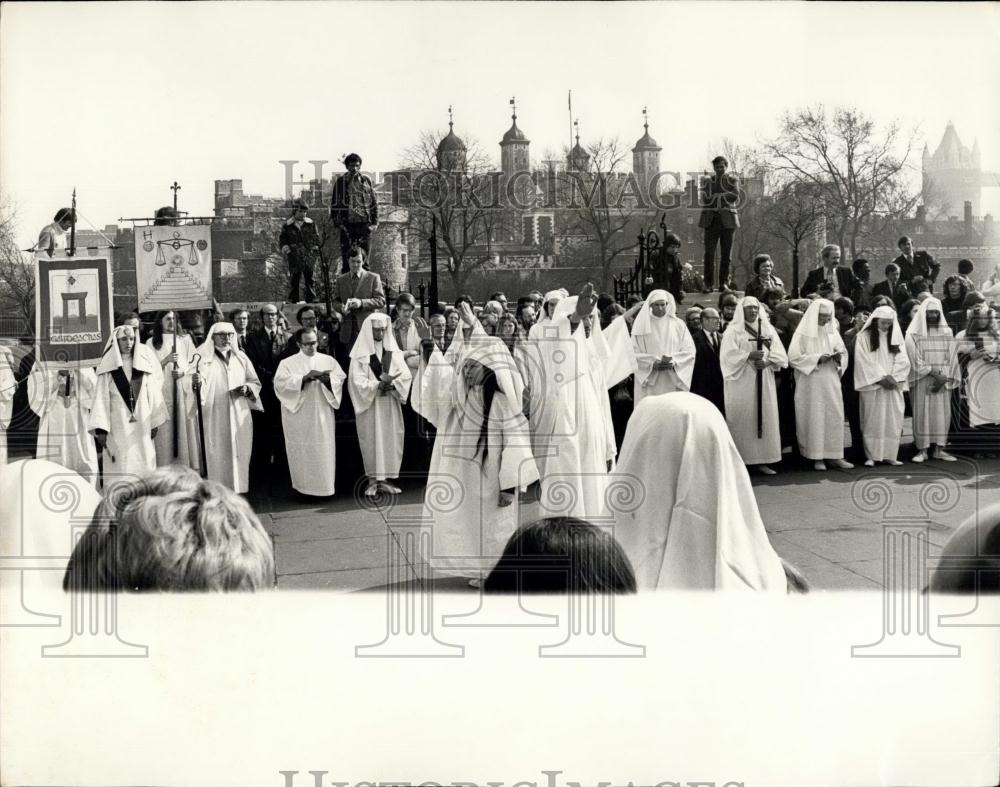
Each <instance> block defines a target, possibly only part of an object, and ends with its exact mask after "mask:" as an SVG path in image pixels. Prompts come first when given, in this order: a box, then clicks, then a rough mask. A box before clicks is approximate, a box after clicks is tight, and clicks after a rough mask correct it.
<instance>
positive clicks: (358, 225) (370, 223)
mask: <svg viewBox="0 0 1000 787" xmlns="http://www.w3.org/2000/svg"><path fill="white" fill-rule="evenodd" d="M344 166H345V167H346V168H347V172H345V173H344V174H343V175H341V176H340V177H339V178H337V180H336V181H335V182H334V184H333V193H332V194H331V196H330V218H331V219H332V221H333V225H334V226H335V227H338V228H339V229H340V254H341V258H342V262H343V267H342V268H341V271H342V272H343V273H347V271H348V265H349V263H348V260H349V258H350V251H351V249H352V248H353V247H355V246H359V247H360V248H362V249H364V252H365V254H368V249H369V244H370V243H371V235H372V233H373V232H375V230H376V229H377V228H378V198H377V197H376V196H375V186H374V185H373V184H372V181H371V178H369V177H368V176H367V175H363V174H361V156H359V155H358V154H357V153H351V154H350V155H349V156H348V157H347V158H345V159H344Z"/></svg>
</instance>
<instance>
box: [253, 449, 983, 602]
mask: <svg viewBox="0 0 1000 787" xmlns="http://www.w3.org/2000/svg"><path fill="white" fill-rule="evenodd" d="M911 454H912V449H910V450H906V449H903V450H902V451H901V456H903V457H909V456H910V455H911ZM753 482H754V491H755V493H756V495H757V502H758V504H759V506H760V510H761V514H762V516H763V519H764V522H765V525H766V527H767V530H768V533H769V534H770V537H771V541H772V543H773V544H774V547H775V549H776V550H777V551H778V553H779V554H780V555H781V556H782V557H784V558H785V559H787V560H789V561H791V562H792V563H793V564H795V565H796V566H798V567H799V568H800V570H801V571H802V573H803V574H804V575H805V576H806V578H807V579H808V580H809V582H810V583H811V584H812V586H813V587H814V588H815V589H819V590H839V589H859V590H860V589H877V588H879V587H880V586H881V585H882V576H883V562H882V534H883V528H882V524H881V523H882V522H883V521H885V519H887V518H891V519H895V520H898V521H908V522H914V521H916V522H926V523H927V525H928V527H929V528H930V540H931V543H932V550H931V556H932V557H933V556H934V555H935V554H936V553H937V550H939V549H940V547H941V546H942V545H943V544H944V542H945V540H946V539H947V538H948V536H949V534H950V533H951V532H952V531H953V530H954V529H955V528H956V527H957V526H958V525H959V524H960V523H961V522H962V521H963V520H964V519H965V518H966V517H967V516H968V515H969V514H971V513H972V512H973V511H975V510H976V509H977V507H981V506H983V505H985V504H988V503H990V502H993V501H997V500H1000V461H983V462H972V461H968V460H961V461H959V462H955V463H944V462H935V461H932V462H927V463H925V464H922V465H916V464H912V463H907V464H905V465H903V466H901V467H888V466H884V465H879V466H877V467H876V468H873V469H868V468H861V467H859V468H856V469H854V470H847V471H839V470H831V471H829V472H827V473H817V472H816V471H814V470H812V469H805V468H803V467H801V466H798V467H793V468H789V469H785V470H783V471H782V472H781V473H779V474H778V475H777V476H774V477H771V478H764V477H759V476H754V477H753ZM422 491H423V490H422V487H418V486H413V487H412V488H404V492H403V494H402V495H399V496H398V498H397V499H396V500H395V501H393V502H391V503H389V504H387V505H382V506H373V505H367V506H361V507H359V505H358V504H356V503H355V502H354V500H353V499H352V498H351V496H345V497H339V496H338V497H335V498H333V499H331V500H328V501H327V500H309V501H305V500H302V499H300V500H297V501H290V500H283V501H276V502H273V503H270V504H267V503H265V504H262V505H259V506H258V512H259V513H260V514H261V517H262V520H263V521H264V524H265V526H266V527H267V529H268V530H269V531H270V533H271V534H272V536H273V538H274V545H275V554H276V558H277V572H278V586H279V587H280V588H286V589H293V588H303V589H305V588H309V589H318V588H324V589H331V590H338V591H352V590H361V589H365V588H377V587H380V586H384V585H386V584H387V583H389V582H397V581H400V582H405V581H417V572H416V571H415V569H414V567H413V566H412V565H410V564H409V563H408V562H407V561H406V558H405V553H404V551H403V549H402V547H401V546H400V545H401V543H402V542H403V539H404V538H405V535H404V534H405V533H407V532H410V533H412V532H413V525H414V524H415V522H416V521H417V520H418V518H419V515H420V510H421V499H422ZM536 512H537V503H536V502H531V503H528V504H525V505H522V508H521V516H522V519H523V520H524V521H530V520H531V519H532V518H534V516H535V515H536ZM390 566H391V568H390ZM418 568H419V567H418ZM435 584H436V585H437V586H439V587H441V588H442V589H455V590H468V587H467V585H466V582H465V581H464V580H460V579H457V578H440V579H438V580H436V581H435Z"/></svg>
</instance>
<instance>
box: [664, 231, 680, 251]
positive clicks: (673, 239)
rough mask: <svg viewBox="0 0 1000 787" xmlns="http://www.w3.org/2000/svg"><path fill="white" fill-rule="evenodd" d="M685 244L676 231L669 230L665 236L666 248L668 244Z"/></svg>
mask: <svg viewBox="0 0 1000 787" xmlns="http://www.w3.org/2000/svg"><path fill="white" fill-rule="evenodd" d="M683 245H684V244H683V242H682V241H681V238H680V235H678V234H677V233H675V232H668V233H667V234H666V235H664V236H663V247H664V248H666V247H667V246H683Z"/></svg>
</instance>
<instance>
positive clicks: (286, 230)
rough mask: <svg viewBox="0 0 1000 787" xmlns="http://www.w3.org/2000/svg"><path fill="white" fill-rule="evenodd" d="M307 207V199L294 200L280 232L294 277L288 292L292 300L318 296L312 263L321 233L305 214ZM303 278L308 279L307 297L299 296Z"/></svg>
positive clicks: (282, 252)
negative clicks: (314, 287)
mask: <svg viewBox="0 0 1000 787" xmlns="http://www.w3.org/2000/svg"><path fill="white" fill-rule="evenodd" d="M308 210H309V206H308V205H306V203H305V200H303V199H297V200H295V201H294V202H293V203H292V216H291V218H289V219H288V221H286V222H285V224H284V226H282V228H281V234H280V235H279V236H278V246H279V247H280V248H281V256H282V257H284V258H285V262H286V263H287V264H288V271H289V273H291V277H292V283H291V288H290V290H289V292H288V300H289V301H291V302H292V303H312V302H313V301H315V300H316V292H315V290H313V266H314V265H315V263H316V255H317V254H318V253H319V234H318V233H317V232H316V225H315V224H314V223H313V220H312V219H310V218H309V217H308V216H307V215H306V213H307V212H308ZM300 280H304V281H305V293H304V300H302V299H300V298H299V281H300Z"/></svg>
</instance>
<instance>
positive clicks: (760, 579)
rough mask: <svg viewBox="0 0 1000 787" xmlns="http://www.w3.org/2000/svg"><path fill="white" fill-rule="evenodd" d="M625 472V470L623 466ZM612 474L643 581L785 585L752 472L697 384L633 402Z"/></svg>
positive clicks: (725, 586) (619, 522)
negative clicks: (691, 388)
mask: <svg viewBox="0 0 1000 787" xmlns="http://www.w3.org/2000/svg"><path fill="white" fill-rule="evenodd" d="M619 474H620V475H619ZM612 479H613V480H612V483H613V484H614V485H615V486H616V487H617V485H618V484H624V485H625V487H626V488H628V490H629V491H627V492H626V491H625V490H624V489H623V490H622V491H621V493H620V494H616V495H615V499H616V500H629V501H634V506H628V507H622V508H623V509H626V510H617V511H615V512H614V513H615V531H614V535H615V538H617V539H618V540H619V541H620V542H621V544H622V546H623V547H624V548H625V553H626V554H627V555H628V557H629V560H630V561H631V562H632V567H633V569H634V570H635V577H636V582H637V584H638V586H639V589H640V590H652V589H667V588H669V589H674V590H763V591H772V592H776V593H784V592H786V579H785V571H784V568H783V567H782V562H781V558H779V557H778V554H777V553H776V552H775V551H774V548H773V547H772V546H771V542H770V541H769V540H768V537H767V533H766V531H765V530H764V523H763V522H762V521H761V518H760V512H759V511H758V509H757V501H756V499H755V498H754V494H753V488H752V487H751V485H750V476H749V475H748V474H747V469H746V466H745V465H744V462H743V460H742V459H741V455H740V452H739V451H738V450H737V448H736V445H735V443H734V442H733V438H732V437H731V436H730V432H729V429H728V428H727V427H726V422H725V420H724V419H723V417H722V414H721V413H720V412H719V410H718V408H717V407H715V405H713V404H712V403H711V402H709V401H708V400H707V399H704V398H703V397H700V396H697V395H696V394H690V393H674V394H671V395H670V396H651V397H647V398H646V399H644V400H643V401H642V402H640V403H639V405H638V406H636V408H635V412H634V413H633V414H632V420H631V421H629V425H628V431H627V432H626V435H625V444H624V445H623V446H622V454H621V458H620V460H619V463H618V467H617V470H616V474H615V475H614V476H613V477H612Z"/></svg>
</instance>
